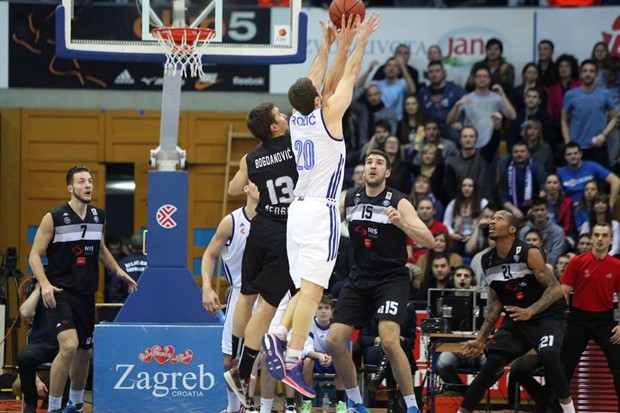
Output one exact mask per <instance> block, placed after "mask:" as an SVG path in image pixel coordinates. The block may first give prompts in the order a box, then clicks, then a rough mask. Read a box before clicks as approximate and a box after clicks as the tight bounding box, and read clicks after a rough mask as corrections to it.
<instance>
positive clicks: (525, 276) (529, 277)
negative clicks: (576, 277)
mask: <svg viewBox="0 0 620 413" xmlns="http://www.w3.org/2000/svg"><path fill="white" fill-rule="evenodd" d="M530 248H536V247H532V246H530V245H529V244H527V243H525V242H524V241H520V240H515V241H514V243H513V244H512V248H511V249H510V252H509V253H508V255H507V256H506V258H504V259H502V258H500V257H498V256H497V250H496V248H495V247H494V248H492V249H491V250H490V251H489V252H487V253H486V254H484V255H483V256H482V261H481V262H482V269H483V271H484V275H485V277H486V280H487V284H488V285H489V286H490V287H491V288H492V289H493V290H494V291H495V293H496V294H497V298H498V299H499V301H500V302H501V303H502V304H503V305H505V306H506V305H510V306H516V307H522V308H527V307H529V306H530V305H532V304H533V303H535V302H536V301H538V300H539V299H540V297H541V296H542V295H543V293H544V291H545V286H543V285H542V284H541V283H539V282H538V280H537V279H536V276H535V275H534V273H533V271H532V269H531V268H530V267H529V266H528V263H527V255H528V252H529V250H530ZM544 256H545V255H544V253H543V257H544ZM565 307H566V303H565V301H564V297H562V298H560V299H559V300H558V301H556V302H555V303H553V304H552V305H551V306H550V307H549V308H548V309H547V310H558V311H563V310H564V308H565Z"/></svg>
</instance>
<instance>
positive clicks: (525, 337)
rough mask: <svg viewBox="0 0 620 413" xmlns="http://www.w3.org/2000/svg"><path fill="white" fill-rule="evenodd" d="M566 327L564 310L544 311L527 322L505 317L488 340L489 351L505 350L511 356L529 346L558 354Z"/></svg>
mask: <svg viewBox="0 0 620 413" xmlns="http://www.w3.org/2000/svg"><path fill="white" fill-rule="evenodd" d="M565 328H566V314H565V313H560V312H550V313H545V314H543V315H541V316H538V317H537V318H535V319H534V320H528V321H513V320H512V319H510V317H508V316H505V317H504V321H503V322H502V325H501V326H500V328H499V329H498V330H497V331H496V332H495V334H493V338H492V339H491V340H490V342H489V345H488V351H489V352H493V351H497V352H504V353H508V354H509V355H510V358H511V359H516V358H517V357H520V356H522V355H524V354H525V353H527V352H528V351H530V349H532V348H533V349H535V350H536V352H538V353H540V352H541V351H553V352H555V353H557V354H558V355H559V354H560V350H561V349H562V343H563V342H564V331H565Z"/></svg>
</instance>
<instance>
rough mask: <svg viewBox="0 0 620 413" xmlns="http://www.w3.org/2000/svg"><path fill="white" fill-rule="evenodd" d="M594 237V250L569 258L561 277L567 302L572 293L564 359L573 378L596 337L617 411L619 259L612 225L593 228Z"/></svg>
mask: <svg viewBox="0 0 620 413" xmlns="http://www.w3.org/2000/svg"><path fill="white" fill-rule="evenodd" d="M592 240H593V241H594V245H593V246H592V251H591V252H588V253H585V254H582V255H579V256H577V257H575V258H573V259H572V260H570V262H569V263H568V266H567V267H566V270H565V271H564V275H562V279H561V280H560V282H561V285H562V290H563V291H564V296H565V297H566V300H567V301H568V298H569V294H570V291H571V289H572V292H573V295H572V299H571V300H570V302H571V305H570V307H571V311H570V314H569V316H568V320H567V323H566V333H565V336H564V342H563V345H562V353H561V360H562V362H563V363H564V369H565V372H566V377H567V379H568V380H569V381H570V380H571V378H572V377H573V373H574V371H575V368H576V367H577V364H578V363H579V360H580V359H581V356H582V355H583V352H584V350H585V349H586V347H587V345H588V342H589V341H590V340H594V341H595V342H596V343H597V344H598V345H599V346H600V348H601V350H602V351H603V353H604V354H605V358H606V359H607V364H608V367H609V371H610V373H611V375H612V376H613V383H614V389H615V393H616V407H615V408H611V407H610V410H613V411H618V407H619V406H618V404H617V403H618V401H619V400H620V326H619V325H618V322H617V321H616V320H615V319H614V312H615V311H614V310H615V309H616V308H617V303H614V295H616V294H618V293H620V262H619V261H618V260H617V259H615V258H613V257H612V256H611V255H610V254H609V247H610V245H611V243H612V242H613V235H612V231H611V228H609V225H606V224H596V225H595V226H594V227H592ZM608 385H609V384H608ZM580 411H581V409H580Z"/></svg>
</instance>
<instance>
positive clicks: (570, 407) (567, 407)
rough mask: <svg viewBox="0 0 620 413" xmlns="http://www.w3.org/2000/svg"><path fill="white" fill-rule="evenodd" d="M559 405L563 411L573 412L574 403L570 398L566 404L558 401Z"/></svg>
mask: <svg viewBox="0 0 620 413" xmlns="http://www.w3.org/2000/svg"><path fill="white" fill-rule="evenodd" d="M560 407H562V411H563V412H564V413H575V405H574V404H573V401H572V400H571V401H570V402H569V403H567V404H562V403H560Z"/></svg>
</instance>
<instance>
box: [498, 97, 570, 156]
mask: <svg viewBox="0 0 620 413" xmlns="http://www.w3.org/2000/svg"><path fill="white" fill-rule="evenodd" d="M543 93H544V92H543V91H542V89H541V88H537V87H533V88H530V89H528V90H527V91H526V92H525V95H524V96H525V100H524V104H523V105H522V106H521V108H520V109H519V110H518V111H517V119H516V120H515V121H514V122H512V123H511V124H510V130H509V133H508V137H507V139H506V140H507V143H508V148H511V147H512V145H513V144H514V142H515V141H517V140H518V139H519V138H522V139H525V138H526V135H525V127H526V126H527V123H528V122H529V121H531V120H537V121H538V122H540V124H541V127H542V129H541V131H540V133H541V137H544V140H545V142H548V143H549V144H550V145H551V146H552V147H553V148H554V149H555V148H557V147H558V146H559V144H560V142H558V141H557V139H556V136H555V126H554V122H553V120H552V119H551V117H550V116H549V114H548V113H547V109H546V108H547V106H546V105H544V104H543V103H542V94H543Z"/></svg>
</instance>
